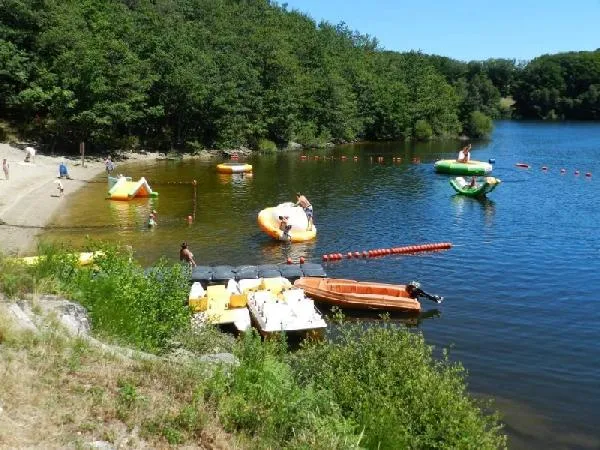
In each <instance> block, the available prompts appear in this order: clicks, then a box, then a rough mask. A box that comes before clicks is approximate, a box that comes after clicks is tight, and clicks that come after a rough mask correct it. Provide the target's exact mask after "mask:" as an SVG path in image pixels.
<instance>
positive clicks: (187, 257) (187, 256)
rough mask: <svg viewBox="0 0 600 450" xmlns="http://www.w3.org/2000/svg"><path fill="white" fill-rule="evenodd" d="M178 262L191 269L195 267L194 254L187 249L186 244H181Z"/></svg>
mask: <svg viewBox="0 0 600 450" xmlns="http://www.w3.org/2000/svg"><path fill="white" fill-rule="evenodd" d="M179 261H185V262H187V263H188V264H189V265H190V266H191V267H196V261H194V254H193V253H192V252H191V251H190V249H189V248H188V245H187V242H184V243H183V244H181V250H179Z"/></svg>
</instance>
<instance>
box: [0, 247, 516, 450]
mask: <svg viewBox="0 0 600 450" xmlns="http://www.w3.org/2000/svg"><path fill="white" fill-rule="evenodd" d="M94 247H96V248H97V245H94ZM104 252H105V256H103V257H101V258H99V259H98V260H97V261H96V263H95V267H93V268H85V267H79V266H77V264H76V258H74V257H73V256H70V254H69V253H68V252H67V251H64V250H60V251H58V250H56V249H51V250H46V255H47V256H46V257H45V258H44V259H43V261H42V262H41V263H40V264H38V265H37V266H32V267H28V266H24V265H21V264H18V263H15V261H12V260H7V259H4V260H2V261H0V288H1V289H2V290H3V291H4V292H5V293H6V295H7V296H8V297H11V298H29V299H30V300H29V302H30V303H32V304H33V306H34V309H35V298H36V293H39V292H48V293H56V294H60V295H62V296H65V297H67V298H71V299H73V300H75V301H77V302H78V303H80V304H82V305H84V306H85V307H86V308H87V310H88V312H89V316H90V319H91V323H92V328H93V330H94V334H95V335H96V336H100V337H102V338H103V340H105V341H112V342H113V343H115V342H116V343H119V344H121V345H127V346H129V347H133V348H136V349H139V350H144V351H147V352H150V353H151V354H153V355H156V356H157V357H153V358H143V359H140V358H133V359H132V358H127V359H125V360H124V359H123V357H122V356H115V355H114V354H110V353H106V351H105V350H102V349H100V348H98V347H97V346H94V345H92V344H90V343H89V341H88V340H85V339H80V338H78V339H74V338H68V337H66V336H65V335H64V334H61V333H60V332H58V331H57V330H59V328H60V327H58V326H54V325H50V326H48V327H46V328H44V330H46V331H43V332H40V333H36V334H33V333H32V332H22V331H15V330H11V329H10V327H9V326H6V325H3V326H2V328H0V358H1V360H2V362H3V363H4V365H5V366H6V367H7V370H6V372H7V374H8V375H7V377H6V382H5V383H4V384H3V386H2V387H1V388H0V389H2V391H0V392H2V399H3V402H4V406H3V407H4V409H5V411H6V410H10V411H12V412H11V420H14V421H15V423H20V424H22V427H21V428H20V429H21V430H31V436H25V435H22V436H21V438H22V439H23V440H24V442H34V441H26V439H34V437H36V436H37V438H38V439H40V435H39V434H37V433H35V429H36V428H35V424H34V423H33V422H40V423H43V424H44V427H45V428H46V429H47V430H48V433H45V434H43V436H50V437H49V438H45V439H51V440H52V441H48V440H44V441H37V443H38V444H56V445H65V444H69V445H73V446H76V445H75V444H77V443H80V444H81V445H83V444H82V443H85V442H90V441H91V440H94V439H101V440H106V441H108V442H112V443H115V444H118V443H122V442H124V440H126V439H131V440H132V442H133V441H135V440H136V439H138V440H143V441H144V442H145V443H146V444H147V445H150V446H165V445H173V446H177V445H186V446H199V447H218V448H223V447H230V446H231V447H241V448H323V449H325V448H327V449H330V448H340V449H342V448H344V449H346V448H477V449H481V448H490V449H491V448H503V447H505V446H506V442H505V437H504V436H503V435H502V433H501V429H500V426H499V422H498V419H497V417H496V416H495V415H492V414H489V413H487V412H484V411H487V409H485V410H484V409H482V408H483V407H484V405H481V404H479V403H477V402H475V401H474V400H473V399H472V398H471V397H470V396H469V395H468V393H467V391H466V380H465V374H464V371H463V369H462V368H461V367H460V365H456V364H453V363H450V362H449V361H447V360H445V359H442V360H436V359H434V358H433V357H432V351H431V348H430V347H428V346H427V345H426V343H425V342H424V340H423V338H422V336H421V335H420V334H419V333H415V332H411V331H408V330H406V329H405V328H404V327H402V326H400V327H398V326H396V325H392V324H383V325H382V326H381V327H373V328H370V329H363V328H362V327H360V326H357V325H351V324H345V323H340V324H339V326H338V327H337V329H338V330H339V333H337V335H336V337H335V338H333V337H327V338H326V339H325V340H324V341H320V342H306V343H305V344H304V345H303V346H302V347H301V348H300V349H299V350H296V351H293V352H290V351H289V350H288V347H287V345H286V342H285V339H284V338H282V339H280V340H271V341H267V342H263V341H262V340H261V339H260V337H259V336H258V335H257V334H256V333H253V332H249V333H246V334H245V335H243V336H241V337H240V338H238V339H236V340H234V339H233V338H232V337H231V336H228V335H223V334H221V333H219V332H217V331H216V330H215V329H212V328H207V329H205V330H202V331H197V330H192V329H191V328H190V327H189V323H190V320H189V319H190V313H189V311H188V310H187V309H186V308H185V307H184V303H185V299H186V296H187V274H186V273H185V271H184V270H183V269H182V267H181V266H177V265H176V266H173V265H168V264H166V263H164V262H160V263H159V264H158V265H157V266H156V267H155V268H154V269H153V270H151V271H144V270H143V269H142V268H141V267H139V266H138V265H137V264H136V263H135V262H134V261H132V260H130V255H129V254H128V253H127V251H122V250H121V249H118V248H115V247H110V246H105V247H104ZM0 319H2V318H0ZM48 320H51V319H48ZM342 322H343V321H342ZM0 323H3V324H4V323H6V321H5V320H0ZM174 350H177V352H178V354H181V353H182V352H183V354H185V355H188V357H186V358H181V357H178V358H177V359H175V360H174V359H173V358H172V357H171V355H172V354H173V351H174ZM228 351H231V352H233V353H234V354H235V356H236V358H237V361H238V364H236V365H233V366H232V365H217V366H215V365H214V364H212V363H208V362H205V361H203V360H202V359H200V358H199V356H200V355H202V354H206V353H216V352H228ZM21 373H22V374H26V380H25V381H26V383H22V384H21V383H20V382H22V381H23V379H22V378H21V375H20V374H21ZM25 386H31V389H28V388H26V387H25ZM25 391H27V392H25ZM13 392H17V393H19V392H21V393H20V394H17V395H16V396H15V394H13ZM65 400H66V401H65ZM31 410H35V411H37V412H36V414H37V415H39V416H40V417H39V418H38V419H37V420H35V421H32V420H30V419H31V417H30V416H29V415H28V411H31ZM0 417H6V414H4V415H2V416H0ZM2 420H5V419H2ZM7 439H9V437H6V436H4V435H1V434H0V443H4V441H6V440H7ZM6 442H7V444H8V445H9V446H10V444H11V442H8V441H6ZM13 443H14V444H19V441H17V442H13ZM132 445H135V444H132Z"/></svg>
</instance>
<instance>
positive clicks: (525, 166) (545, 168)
mask: <svg viewBox="0 0 600 450" xmlns="http://www.w3.org/2000/svg"><path fill="white" fill-rule="evenodd" d="M515 167H519V168H521V169H529V168H531V166H530V165H529V164H527V163H523V162H518V163H515ZM541 170H542V172H544V173H548V172H550V168H549V167H548V166H542V167H541ZM565 173H567V169H565V168H564V167H563V168H561V169H560V174H561V175H564V174H565ZM581 173H582V172H580V171H579V170H578V169H575V170H574V172H573V175H576V176H577V175H580V174H581ZM585 176H586V177H587V178H591V177H592V172H586V173H585Z"/></svg>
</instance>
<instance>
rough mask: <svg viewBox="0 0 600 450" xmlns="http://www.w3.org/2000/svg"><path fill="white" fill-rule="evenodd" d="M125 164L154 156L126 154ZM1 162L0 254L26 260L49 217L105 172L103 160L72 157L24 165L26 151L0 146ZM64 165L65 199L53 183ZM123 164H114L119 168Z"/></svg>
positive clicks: (39, 159) (47, 158)
mask: <svg viewBox="0 0 600 450" xmlns="http://www.w3.org/2000/svg"><path fill="white" fill-rule="evenodd" d="M125 156H126V158H127V162H129V161H136V160H155V159H157V158H160V157H161V156H162V155H161V154H159V153H154V152H152V153H151V152H145V153H127V154H125ZM0 159H6V160H7V162H8V164H9V179H8V180H7V179H6V178H5V177H4V173H2V172H0V252H2V253H3V254H5V255H18V256H25V255H29V254H33V253H35V251H36V249H37V244H38V242H37V236H38V235H39V234H40V233H41V232H42V231H43V228H44V227H45V226H46V225H47V224H48V223H49V222H50V220H51V219H52V217H53V216H54V215H55V214H56V213H58V212H59V211H60V209H61V208H63V207H64V206H65V205H66V204H67V202H68V201H69V196H70V195H71V194H73V193H74V192H75V191H77V190H78V189H79V188H81V187H82V186H84V185H85V183H86V182H87V181H89V180H91V179H93V178H95V177H97V176H99V175H100V174H102V173H103V172H104V170H105V166H104V158H101V157H99V156H95V155H92V156H90V157H89V158H88V157H86V159H85V167H83V166H82V165H81V159H80V158H74V157H72V156H47V155H43V154H37V155H36V156H35V158H34V160H33V162H24V161H25V151H24V150H21V149H19V148H16V147H13V146H10V145H8V144H0ZM61 161H64V162H65V164H66V166H67V169H68V172H69V176H70V178H71V179H62V180H61V182H62V185H63V187H64V195H63V196H62V197H60V196H59V195H58V194H59V192H58V188H57V186H58V185H57V183H56V180H57V179H58V166H59V164H60V163H61ZM121 162H122V161H117V170H118V165H119V164H120V163H121Z"/></svg>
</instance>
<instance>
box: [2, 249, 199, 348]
mask: <svg viewBox="0 0 600 450" xmlns="http://www.w3.org/2000/svg"><path fill="white" fill-rule="evenodd" d="M93 248H95V249H96V250H101V251H102V252H103V255H102V256H98V257H96V258H94V265H93V266H84V267H82V266H79V265H78V263H77V262H78V255H77V254H76V253H72V252H70V251H68V250H67V249H64V248H62V249H57V248H55V247H41V248H40V260H39V263H38V264H36V265H33V266H29V267H25V269H24V270H25V273H26V274H29V277H30V279H33V280H35V283H38V284H39V283H42V282H45V283H46V284H47V285H48V284H50V285H52V284H53V285H54V286H55V288H54V290H55V291H56V292H61V293H65V294H66V296H67V297H70V298H71V299H73V300H74V301H77V302H79V303H80V304H81V305H83V306H84V307H85V308H86V309H87V310H88V313H89V315H90V318H91V322H92V325H93V328H94V331H95V332H97V333H101V334H103V335H105V336H109V337H114V338H119V339H120V340H121V341H123V342H126V343H128V344H131V345H134V346H136V347H138V348H140V349H142V350H146V351H154V352H156V351H161V350H163V349H165V348H166V347H167V346H168V343H169V342H170V340H171V339H172V338H173V337H174V336H175V335H176V334H178V333H182V332H184V331H185V330H187V329H189V326H190V312H189V310H188V309H187V308H185V307H184V304H185V301H186V299H187V295H188V289H189V279H188V274H187V272H186V271H185V268H184V267H183V266H182V265H180V264H176V265H169V264H167V263H166V261H164V260H161V261H159V263H158V264H157V265H156V266H155V267H154V268H153V269H152V270H150V271H148V272H145V271H144V270H143V269H142V268H141V266H140V265H139V264H137V263H136V262H135V261H133V260H132V259H131V254H130V253H129V252H127V251H124V250H123V249H120V248H118V247H115V246H110V245H108V244H100V243H97V244H93ZM21 266H22V265H21ZM20 270H23V269H20ZM19 279H21V280H24V281H23V282H22V283H26V284H27V285H28V283H27V280H28V278H27V277H26V276H25V275H24V274H21V275H20V277H19ZM49 280H51V281H52V283H49ZM0 281H1V279H0ZM14 284H15V282H12V284H10V283H7V282H3V287H5V288H8V289H9V290H19V289H17V287H13V285H14Z"/></svg>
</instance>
